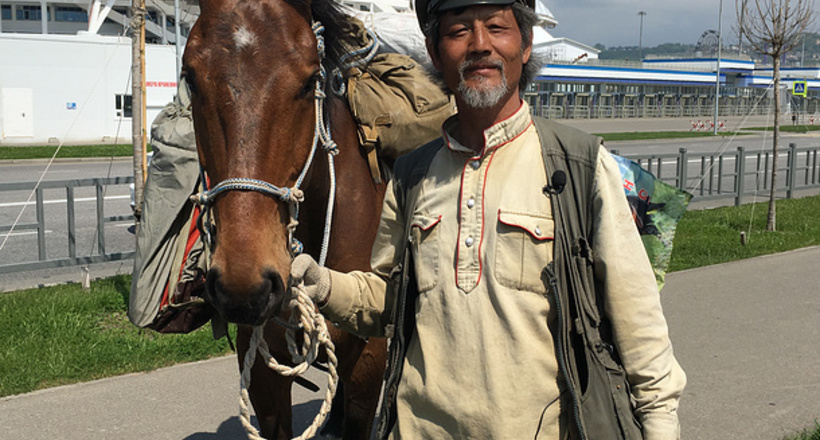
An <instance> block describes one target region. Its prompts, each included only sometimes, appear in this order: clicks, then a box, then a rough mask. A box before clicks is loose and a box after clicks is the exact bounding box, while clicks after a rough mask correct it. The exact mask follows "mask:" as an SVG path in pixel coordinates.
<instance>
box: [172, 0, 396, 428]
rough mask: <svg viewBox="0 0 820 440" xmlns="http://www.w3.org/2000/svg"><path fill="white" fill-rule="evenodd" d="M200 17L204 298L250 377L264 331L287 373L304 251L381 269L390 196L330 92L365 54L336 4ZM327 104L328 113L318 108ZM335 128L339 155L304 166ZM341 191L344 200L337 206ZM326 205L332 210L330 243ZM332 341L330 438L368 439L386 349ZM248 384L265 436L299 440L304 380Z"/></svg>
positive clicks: (266, 4)
mask: <svg viewBox="0 0 820 440" xmlns="http://www.w3.org/2000/svg"><path fill="white" fill-rule="evenodd" d="M200 9H201V14H200V16H199V19H198V20H197V22H196V24H195V25H194V27H193V28H192V30H191V32H190V35H189V37H188V42H187V45H186V48H185V53H184V57H183V69H182V76H183V77H184V78H185V81H186V82H187V84H188V87H189V91H190V94H191V110H192V114H193V119H194V129H195V134H196V143H197V150H198V153H199V158H200V163H201V165H202V168H203V176H204V177H203V178H204V179H205V181H206V182H210V183H211V184H214V185H212V189H211V193H210V195H211V199H210V201H209V202H208V211H209V214H208V216H211V217H209V218H212V219H213V221H203V223H207V224H206V225H204V226H203V227H202V230H203V232H204V234H205V235H206V236H208V237H209V242H210V244H211V248H212V254H211V255H212V258H211V266H210V269H209V271H208V274H207V281H206V286H207V289H206V292H207V293H206V296H207V299H208V301H209V302H210V303H211V304H213V305H214V307H215V308H216V309H217V310H218V311H219V312H220V313H221V315H222V316H223V317H224V318H225V319H226V320H228V321H229V322H233V323H237V324H238V336H237V354H238V357H239V360H240V368H241V365H242V359H244V358H245V354H246V353H247V352H248V350H249V339H250V335H251V332H252V328H253V326H259V325H264V326H265V327H264V338H265V341H266V342H267V343H268V345H269V346H270V350H271V353H273V355H274V357H276V358H277V359H278V360H279V361H280V362H283V363H288V362H290V361H289V359H290V355H289V354H288V350H287V347H286V342H285V338H284V336H283V335H284V331H285V330H284V328H283V327H282V326H280V325H276V324H275V323H273V322H272V321H273V320H274V319H277V318H285V317H286V316H287V314H288V311H287V310H286V309H287V307H286V306H287V302H288V298H289V295H288V293H287V289H288V276H289V273H290V264H291V260H292V255H293V252H294V251H293V246H295V245H296V244H297V243H300V245H301V246H302V248H303V252H307V253H309V254H311V255H313V256H314V257H317V256H319V255H323V256H324V258H326V266H327V267H330V268H333V269H336V270H339V271H351V270H369V268H370V264H369V258H370V249H371V246H372V243H373V240H374V239H375V234H376V229H377V227H378V223H379V215H380V212H381V205H382V200H383V196H384V191H385V184H384V183H382V182H378V183H377V181H375V180H374V179H372V177H371V174H370V170H369V168H368V165H367V161H366V158H365V153H364V152H363V151H362V149H361V147H360V145H359V140H358V135H357V132H356V125H355V122H354V120H353V118H352V116H351V112H350V109H349V107H348V104H347V102H346V101H345V99H344V97H341V96H337V94H335V93H333V92H332V90H333V89H337V90H338V88H339V86H340V84H341V83H340V78H338V75H334V73H344V70H345V69H344V68H345V56H346V55H345V54H346V53H348V51H349V48H350V47H354V46H355V43H354V42H353V41H351V40H350V36H349V32H348V31H347V30H346V28H345V24H346V23H347V18H346V15H344V14H343V13H341V12H340V11H339V9H338V7H337V6H336V5H335V4H334V3H333V0H256V1H247V0H201V1H200ZM342 81H343V79H342ZM323 86H324V89H323ZM320 95H324V96H326V97H324V96H320ZM320 98H323V99H321V101H322V102H323V103H324V108H319V107H321V106H317V102H319V101H317V99H320ZM317 108H318V110H317ZM326 127H327V128H329V132H330V133H332V142H331V141H330V140H329V139H325V142H321V143H325V144H332V145H326V147H327V148H328V153H329V154H333V159H332V162H331V161H330V160H328V161H323V160H318V158H317V160H315V161H312V165H309V166H307V165H306V164H309V163H311V162H310V161H311V158H312V157H313V154H312V153H311V148H312V145H313V142H314V141H313V140H314V137H318V138H322V139H324V138H326V137H327V133H325V132H324V131H322V130H324V129H325V128H326ZM320 131H321V133H324V134H323V135H321V136H319V135H317V133H319V132H320ZM334 150H335V151H334ZM317 154H318V155H321V151H320V152H319V153H317ZM332 169H335V170H338V172H337V173H336V176H337V177H336V181H335V182H330V180H331V177H330V174H329V171H330V170H332ZM240 181H241V182H245V183H247V182H250V181H252V182H254V185H256V187H254V188H248V187H247V186H243V185H241V184H240V183H238V182H240ZM217 182H223V184H224V183H225V182H228V183H229V184H228V185H222V186H219V184H217ZM218 186H219V188H220V189H219V194H216V190H217V187H218ZM331 186H334V187H335V188H337V193H338V195H337V196H336V198H335V202H334V198H333V197H332V194H331V192H330V188H331ZM260 187H263V188H262V189H260ZM265 188H267V189H265ZM270 188H274V190H271V189H270ZM293 192H298V193H300V194H299V195H295V194H294V193H293ZM285 193H287V194H289V195H288V196H287V197H286V196H285ZM280 197H282V198H285V199H287V200H282V198H280ZM329 203H330V204H331V207H332V208H333V209H334V210H333V214H332V223H331V225H332V230H331V233H330V235H329V238H327V239H326V238H325V237H327V235H326V234H323V231H324V228H325V225H326V216H327V215H326V214H327V212H328V211H327V207H328V204H329ZM294 212H296V213H298V227H296V228H295V230H294V228H293V226H294V220H295V216H294ZM323 247H324V248H325V249H326V254H323V251H322V248H323ZM329 329H330V332H331V338H332V340H333V341H334V343H335V345H336V352H337V355H338V358H339V366H338V370H339V376H340V379H341V387H340V390H341V394H342V395H343V396H342V397H341V398H340V397H339V396H337V398H336V399H334V405H333V409H332V411H331V416H330V421H329V422H328V424H327V425H326V426H325V429H324V430H323V432H322V433H323V434H325V435H333V436H336V437H338V436H339V435H341V438H344V439H366V438H369V437H370V433H371V429H372V423H373V420H374V414H375V410H376V406H377V402H378V398H379V393H380V389H381V383H382V375H383V372H384V367H385V359H386V351H387V349H386V345H387V343H386V340H384V339H379V338H371V339H368V340H365V339H362V338H359V337H357V336H354V335H351V334H348V333H346V332H343V331H341V330H338V329H336V328H334V327H333V326H329ZM251 377H252V380H251V383H250V390H249V394H250V400H251V402H252V404H253V407H254V410H255V412H256V415H257V420H258V424H259V425H260V428H261V434H262V435H263V436H264V437H265V438H276V439H282V438H290V437H291V436H292V426H291V424H292V409H291V385H292V382H293V380H292V379H291V378H288V377H284V376H280V375H279V374H277V373H275V372H272V371H270V370H269V369H268V368H267V366H266V365H265V364H264V363H263V362H262V361H261V360H260V359H258V358H257V360H256V362H255V364H254V365H253V368H252V369H251ZM340 404H341V405H342V407H341V408H339V406H340ZM338 410H343V411H342V414H343V416H342V417H340V415H339V414H340V413H339V412H338ZM342 418H343V422H342V423H339V420H340V419H342ZM339 425H341V427H340V426H339Z"/></svg>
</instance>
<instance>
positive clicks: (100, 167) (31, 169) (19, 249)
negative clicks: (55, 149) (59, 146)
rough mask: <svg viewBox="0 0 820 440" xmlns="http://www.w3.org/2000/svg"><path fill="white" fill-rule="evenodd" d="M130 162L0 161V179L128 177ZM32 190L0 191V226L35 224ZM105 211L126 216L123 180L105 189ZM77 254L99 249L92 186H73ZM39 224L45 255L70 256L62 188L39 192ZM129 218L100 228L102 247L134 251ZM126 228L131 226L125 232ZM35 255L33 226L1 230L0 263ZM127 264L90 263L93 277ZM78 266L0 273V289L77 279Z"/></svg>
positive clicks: (123, 269)
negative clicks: (41, 205) (41, 200)
mask: <svg viewBox="0 0 820 440" xmlns="http://www.w3.org/2000/svg"><path fill="white" fill-rule="evenodd" d="M130 173H131V162H130V161H128V160H123V159H115V160H108V161H101V160H93V161H89V160H85V161H60V162H57V163H53V164H52V165H51V166H50V167H47V163H46V161H41V160H36V161H24V162H20V163H2V164H0V183H7V182H9V183H10V182H36V181H38V179H40V178H41V176H42V177H43V181H59V180H68V179H81V178H82V179H84V178H104V177H118V176H127V175H129V174H130ZM30 197H33V196H32V193H31V191H8V192H5V191H4V192H0V225H6V226H9V225H12V224H18V225H19V224H26V223H29V224H31V223H36V222H37V216H36V206H35V202H34V199H33V198H30ZM104 200H105V202H104V208H103V210H104V215H105V216H106V217H108V216H119V215H123V216H125V215H129V214H131V208H130V192H129V188H128V185H127V184H124V185H112V186H109V187H107V188H105V194H104ZM74 202H75V203H74V207H75V211H74V213H75V225H76V226H75V231H74V233H75V235H74V239H75V242H76V253H77V255H78V256H87V255H94V254H97V253H98V252H99V243H98V239H97V230H96V218H97V217H96V216H97V210H96V193H95V189H94V188H93V187H80V188H77V190H76V191H75V194H74ZM43 214H44V222H45V236H46V240H45V242H46V250H45V251H46V258H47V259H54V258H65V257H68V256H69V250H68V243H69V233H68V232H69V231H68V220H67V202H66V191H65V189H49V190H45V191H44V211H43ZM132 226H133V223H132V222H127V221H126V222H116V223H108V224H106V227H105V241H104V245H105V251H106V252H127V251H132V250H133V249H134V235H133V233H132V232H131V231H132V230H133V228H132ZM129 228H131V229H130V230H129ZM38 258H39V251H38V244H37V234H36V231H34V230H30V229H29V230H26V229H17V230H14V231H12V232H11V233H10V234H8V236H7V234H6V233H5V232H3V233H0V262H2V264H12V263H23V262H29V261H37V260H38ZM130 266H131V263H130V262H129V263H127V264H124V262H116V263H105V264H102V265H98V264H95V265H93V266H92V267H91V268H90V270H91V274H92V277H94V278H97V277H102V276H109V275H111V274H112V273H118V272H119V273H130V271H131V267H130ZM83 273H84V272H83V270H82V269H81V268H78V267H68V268H53V269H46V270H37V271H27V272H17V273H10V274H0V291H9V290H17V289H20V288H26V287H36V286H38V285H48V284H58V283H64V282H67V281H75V282H77V281H80V280H81V279H82V275H83Z"/></svg>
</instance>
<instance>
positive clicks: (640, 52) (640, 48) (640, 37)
mask: <svg viewBox="0 0 820 440" xmlns="http://www.w3.org/2000/svg"><path fill="white" fill-rule="evenodd" d="M638 15H640V16H641V27H640V31H639V32H638V56H639V57H640V58H641V60H643V16H644V15H646V12H644V11H640V12H638Z"/></svg>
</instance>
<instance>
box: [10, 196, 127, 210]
mask: <svg viewBox="0 0 820 440" xmlns="http://www.w3.org/2000/svg"><path fill="white" fill-rule="evenodd" d="M122 199H131V196H130V195H122V196H106V197H105V200H122ZM96 201H97V198H96V197H80V198H75V199H74V202H75V203H78V202H96ZM66 202H67V200H66V199H57V200H44V201H43V204H44V205H56V204H58V203H66ZM35 204H37V201H34V200H32V201H31V202H9V203H0V208H11V207H14V206H27V205H35Z"/></svg>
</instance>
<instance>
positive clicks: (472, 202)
mask: <svg viewBox="0 0 820 440" xmlns="http://www.w3.org/2000/svg"><path fill="white" fill-rule="evenodd" d="M474 206H475V198H473V197H470V199H469V200H467V207H468V208H472V207H474Z"/></svg>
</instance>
